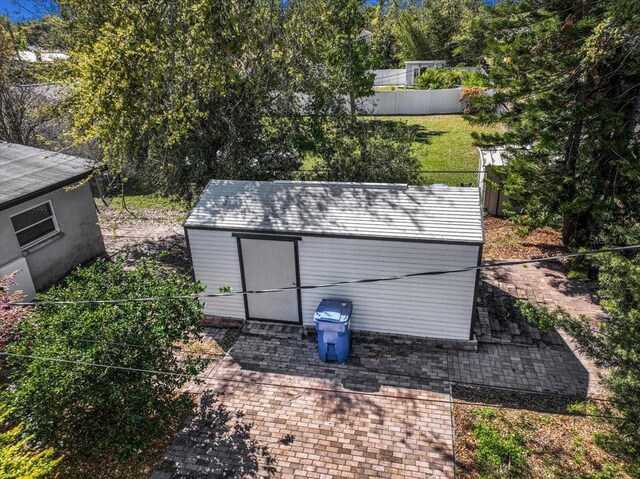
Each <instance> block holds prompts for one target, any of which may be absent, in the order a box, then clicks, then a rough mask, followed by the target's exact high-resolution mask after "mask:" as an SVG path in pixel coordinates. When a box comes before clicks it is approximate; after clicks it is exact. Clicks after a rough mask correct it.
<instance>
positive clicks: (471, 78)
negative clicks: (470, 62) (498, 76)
mask: <svg viewBox="0 0 640 479" xmlns="http://www.w3.org/2000/svg"><path fill="white" fill-rule="evenodd" d="M462 86H465V87H469V88H473V87H475V88H482V89H483V91H484V89H485V88H487V87H488V86H489V77H488V76H487V75H486V74H484V73H481V72H474V71H469V72H465V73H464V76H463V77H462Z"/></svg>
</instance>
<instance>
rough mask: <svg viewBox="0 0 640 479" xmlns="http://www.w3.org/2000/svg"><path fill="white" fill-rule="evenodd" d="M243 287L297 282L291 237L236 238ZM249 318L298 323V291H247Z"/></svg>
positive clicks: (271, 286)
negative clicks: (269, 238) (284, 239)
mask: <svg viewBox="0 0 640 479" xmlns="http://www.w3.org/2000/svg"><path fill="white" fill-rule="evenodd" d="M239 248H240V257H241V267H242V269H243V277H244V283H245V288H246V290H247V291H254V290H263V289H275V288H286V287H291V286H297V285H298V279H297V278H298V273H297V264H296V263H297V262H296V244H295V241H281V240H268V239H249V238H239ZM245 305H246V308H247V316H248V317H249V319H261V320H270V321H282V322H287V323H299V322H300V314H299V311H300V309H299V303H298V291H297V290H295V289H292V290H289V291H278V292H274V293H255V294H248V295H247V299H246V302H245Z"/></svg>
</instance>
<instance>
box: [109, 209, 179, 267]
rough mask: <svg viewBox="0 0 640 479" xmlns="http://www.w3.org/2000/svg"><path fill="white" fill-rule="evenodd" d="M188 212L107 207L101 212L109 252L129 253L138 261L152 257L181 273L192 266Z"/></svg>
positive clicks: (131, 257) (114, 253)
mask: <svg viewBox="0 0 640 479" xmlns="http://www.w3.org/2000/svg"><path fill="white" fill-rule="evenodd" d="M184 219H185V213H184V212H181V211H176V210H170V209H144V210H135V211H134V212H132V213H131V212H128V211H126V210H122V209H114V208H105V209H104V210H102V211H101V212H100V214H99V224H100V228H101V229H102V237H103V239H104V244H105V247H106V250H107V254H108V255H109V256H116V255H125V256H126V258H127V260H129V261H131V262H135V261H137V260H139V259H141V258H145V257H146V258H152V259H155V260H157V261H159V262H160V263H162V264H164V265H166V266H169V267H171V268H173V269H175V270H176V271H178V272H180V273H188V272H189V271H190V270H191V262H190V260H189V252H188V249H187V243H186V240H185V237H184V229H183V228H182V222H183V221H184Z"/></svg>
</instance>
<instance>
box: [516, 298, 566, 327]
mask: <svg viewBox="0 0 640 479" xmlns="http://www.w3.org/2000/svg"><path fill="white" fill-rule="evenodd" d="M515 305H516V308H518V309H519V310H520V312H521V313H522V316H524V318H525V319H526V320H527V322H528V323H529V324H531V325H533V326H535V327H536V328H538V329H539V330H540V331H543V332H545V333H548V332H549V331H553V329H554V328H555V327H556V326H557V325H559V324H564V321H566V320H567V319H568V315H567V313H565V312H564V311H562V310H561V309H560V308H558V309H556V310H555V311H554V312H551V311H549V310H548V309H547V308H544V307H542V306H536V305H534V304H531V303H529V302H527V301H521V300H518V301H516V304H515Z"/></svg>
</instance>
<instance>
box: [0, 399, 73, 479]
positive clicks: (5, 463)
mask: <svg viewBox="0 0 640 479" xmlns="http://www.w3.org/2000/svg"><path fill="white" fill-rule="evenodd" d="M11 413H12V410H11V408H10V407H9V406H8V405H7V404H6V402H5V401H4V400H2V401H0V476H2V477H3V478H4V479H45V478H46V477H50V474H51V473H52V472H53V471H54V469H55V467H56V466H57V465H58V463H59V462H60V461H61V458H56V455H55V451H54V450H53V449H52V448H45V449H41V450H33V448H31V447H30V446H29V442H30V441H31V439H32V438H30V437H25V436H24V434H23V427H22V425H21V424H15V425H14V424H10V423H11V421H10V417H11Z"/></svg>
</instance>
